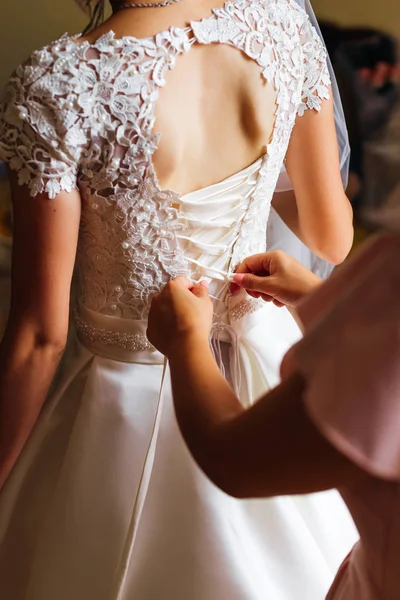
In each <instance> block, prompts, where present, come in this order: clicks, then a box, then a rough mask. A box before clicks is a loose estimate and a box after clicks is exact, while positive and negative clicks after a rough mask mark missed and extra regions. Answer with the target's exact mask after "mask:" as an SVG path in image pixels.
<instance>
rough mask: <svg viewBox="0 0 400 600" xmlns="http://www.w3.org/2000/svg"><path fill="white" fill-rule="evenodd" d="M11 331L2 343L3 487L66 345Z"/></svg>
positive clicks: (0, 462)
mask: <svg viewBox="0 0 400 600" xmlns="http://www.w3.org/2000/svg"><path fill="white" fill-rule="evenodd" d="M28 338H30V336H24V335H23V334H22V335H19V336H14V335H12V334H10V333H7V332H6V334H5V337H4V339H3V341H2V343H1V346H0V489H1V488H2V487H3V485H4V483H5V481H6V479H7V478H8V476H9V474H10V473H11V471H12V469H13V467H14V465H15V463H16V461H17V459H18V457H19V455H20V453H21V451H22V449H23V447H24V445H25V443H26V441H27V439H28V437H29V435H30V433H31V431H32V429H33V427H34V425H35V423H36V420H37V418H38V415H39V413H40V411H41V409H42V406H43V403H44V400H45V398H46V394H47V392H48V389H49V387H50V384H51V381H52V379H53V377H54V373H55V371H56V368H57V365H58V362H59V360H60V357H61V354H62V348H60V347H59V346H57V345H53V344H50V343H47V342H46V343H40V342H37V343H32V341H31V339H28Z"/></svg>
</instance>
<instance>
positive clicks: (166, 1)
mask: <svg viewBox="0 0 400 600" xmlns="http://www.w3.org/2000/svg"><path fill="white" fill-rule="evenodd" d="M178 2H181V0H163V1H162V2H132V3H129V4H128V3H127V4H120V5H119V6H118V7H117V8H116V10H117V11H119V10H124V9H127V8H164V6H171V5H172V4H178Z"/></svg>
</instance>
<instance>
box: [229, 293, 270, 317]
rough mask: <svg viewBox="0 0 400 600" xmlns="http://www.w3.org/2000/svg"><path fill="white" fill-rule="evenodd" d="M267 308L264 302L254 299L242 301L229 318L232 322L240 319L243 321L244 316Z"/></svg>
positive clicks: (233, 309)
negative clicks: (264, 307)
mask: <svg viewBox="0 0 400 600" xmlns="http://www.w3.org/2000/svg"><path fill="white" fill-rule="evenodd" d="M263 306H265V302H264V300H261V299H260V298H258V299H253V300H242V301H241V302H239V304H237V305H236V306H235V307H234V308H232V310H231V311H230V312H229V316H230V318H231V320H232V321H238V320H239V319H243V317H244V316H246V315H248V314H250V313H254V312H256V311H257V310H259V309H260V308H263Z"/></svg>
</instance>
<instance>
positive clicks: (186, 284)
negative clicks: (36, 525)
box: [169, 277, 193, 290]
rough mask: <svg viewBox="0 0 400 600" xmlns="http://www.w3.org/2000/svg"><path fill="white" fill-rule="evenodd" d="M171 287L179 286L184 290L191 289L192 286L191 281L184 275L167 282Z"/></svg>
mask: <svg viewBox="0 0 400 600" xmlns="http://www.w3.org/2000/svg"><path fill="white" fill-rule="evenodd" d="M169 285H170V286H171V287H175V286H176V287H179V288H180V289H184V290H191V289H192V288H193V283H192V282H191V281H190V280H189V279H187V278H186V277H177V278H176V279H173V280H172V281H170V282H169Z"/></svg>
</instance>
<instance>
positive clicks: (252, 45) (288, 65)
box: [0, 0, 356, 600]
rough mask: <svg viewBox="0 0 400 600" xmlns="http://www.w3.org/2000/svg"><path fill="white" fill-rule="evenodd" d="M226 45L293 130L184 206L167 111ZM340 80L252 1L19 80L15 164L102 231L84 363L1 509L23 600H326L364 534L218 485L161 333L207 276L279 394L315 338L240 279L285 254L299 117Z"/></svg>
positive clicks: (244, 357) (88, 276) (46, 415)
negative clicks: (237, 496) (284, 204)
mask: <svg viewBox="0 0 400 600" xmlns="http://www.w3.org/2000/svg"><path fill="white" fill-rule="evenodd" d="M211 43H223V44H229V45H231V46H233V47H234V48H236V49H239V50H240V51H242V52H244V53H245V54H247V56H248V57H250V58H252V59H253V60H254V61H256V62H257V63H258V65H259V66H260V71H261V72H262V73H263V75H264V77H265V78H266V79H267V80H268V81H270V82H272V83H273V85H274V86H275V89H276V95H277V111H276V122H275V128H274V133H273V137H272V140H271V142H270V143H269V145H268V146H267V151H266V153H265V155H264V156H263V157H261V158H260V159H259V160H257V161H256V162H255V163H254V164H252V165H251V166H249V167H248V168H246V169H244V170H243V171H241V172H240V173H238V174H236V175H234V176H232V177H229V178H228V179H226V180H224V181H222V182H221V183H217V184H216V185H212V186H210V187H207V188H205V189H201V190H199V191H197V192H194V193H190V194H187V195H185V196H179V194H177V193H174V192H172V191H170V190H163V189H160V186H159V184H158V181H157V178H156V175H155V171H154V169H153V163H152V156H153V154H154V152H155V150H156V147H157V142H158V137H157V135H156V134H155V133H154V131H153V125H154V114H155V103H156V101H157V96H158V91H159V88H160V86H163V85H164V83H165V81H164V75H165V74H166V72H167V71H168V70H169V69H172V68H173V67H174V65H175V62H176V61H177V60H178V58H179V56H180V55H182V54H183V53H188V52H190V50H191V48H192V46H193V45H194V44H211ZM328 84H329V76H328V72H327V69H326V62H325V51H324V48H323V46H322V44H321V42H320V40H319V38H318V36H317V35H316V33H315V31H314V29H313V28H312V27H311V25H310V24H309V22H308V20H307V17H306V15H305V13H304V12H303V11H302V10H301V9H300V8H299V7H298V6H297V4H296V3H295V2H292V1H291V0H264V1H262V2H258V1H252V0H238V1H236V2H233V3H228V4H226V5H225V7H224V8H222V9H218V10H215V11H214V13H213V14H212V16H211V17H209V18H206V19H204V20H202V21H200V22H194V23H192V24H191V26H190V27H187V28H184V29H176V28H172V29H170V30H168V31H164V32H162V33H160V34H158V35H156V36H155V37H151V38H146V39H136V38H133V37H124V38H122V39H116V38H115V36H114V35H113V33H112V32H110V33H109V34H107V35H105V36H103V37H102V38H100V39H99V40H98V41H97V42H96V43H94V44H89V43H88V42H79V40H77V39H76V38H70V37H67V36H64V37H62V38H61V39H60V40H58V41H57V42H55V43H54V44H52V45H50V46H48V47H46V48H44V49H43V50H40V51H38V52H36V53H34V54H33V55H32V57H31V58H30V60H29V61H28V62H27V63H25V64H24V65H23V66H21V67H19V68H18V69H17V71H16V73H15V74H14V76H13V78H12V79H11V82H10V84H9V86H8V89H7V95H6V100H5V103H4V106H3V110H2V116H1V125H0V157H1V158H2V159H3V160H7V161H8V162H9V163H10V166H11V168H12V169H14V170H16V171H18V174H19V180H20V183H21V184H26V185H28V186H29V187H30V189H31V192H32V196H35V195H36V194H37V193H39V192H43V191H46V192H47V193H48V195H49V196H50V197H51V198H54V196H55V195H56V194H57V193H58V192H59V191H60V190H66V191H70V190H72V189H73V188H74V187H75V186H76V184H78V186H79V188H80V191H81V196H82V220H81V230H80V237H79V246H78V255H77V273H78V276H79V283H78V298H77V302H76V309H75V311H74V325H73V330H71V336H70V341H69V344H68V347H67V351H66V355H65V357H64V360H63V364H62V366H61V369H60V372H59V373H58V375H57V378H56V380H55V382H54V385H53V389H52V391H51V394H50V395H49V398H48V400H47V403H46V405H45V408H44V410H43V412H42V414H41V416H40V419H39V421H38V423H37V426H36V428H35V430H34V432H33V434H32V436H31V438H30V439H29V441H28V444H27V446H26V448H25V450H24V452H23V454H22V455H21V457H20V459H19V461H18V463H17V465H16V467H15V469H14V471H13V473H12V474H11V477H10V478H9V480H8V482H7V485H6V487H5V488H4V490H3V491H2V493H1V495H0V542H1V546H0V548H1V549H0V588H1V597H2V598H4V600H164V599H165V600H294V599H300V600H322V599H323V597H324V594H325V593H326V591H327V588H328V587H329V585H330V582H331V580H332V578H333V575H334V572H335V569H336V568H337V566H338V565H339V563H340V561H341V560H342V559H343V557H344V555H345V554H346V552H347V551H348V550H349V549H350V547H351V545H352V544H353V542H354V541H355V539H356V532H355V529H354V526H353V524H352V521H351V519H350V517H349V516H348V513H347V510H346V508H345V507H344V505H343V504H342V501H341V500H340V498H339V496H338V495H337V494H336V493H328V494H321V495H314V496H305V497H302V498H276V499H271V500H262V501H260V500H256V501H237V500H234V499H232V498H229V497H228V496H226V495H225V494H224V493H222V492H221V491H220V490H218V489H217V488H216V487H215V486H214V485H213V484H212V483H211V482H210V481H208V479H207V478H206V477H205V476H204V474H203V473H202V472H201V471H200V470H199V468H198V467H197V465H196V464H195V463H194V461H193V460H192V458H191V456H190V455H189V453H188V451H187V449H186V447H185V445H184V442H183V440H182V438H181V435H180V432H179V430H178V427H177V424H176V422H175V417H174V413H173V405H172V397H171V387H170V380H169V374H168V367H167V366H166V365H164V359H163V357H162V356H161V355H160V354H159V353H158V352H157V351H155V349H154V348H153V347H152V346H151V345H150V344H149V342H148V340H147V338H146V319H147V315H148V310H149V304H150V300H151V296H152V294H153V293H154V292H156V291H158V290H160V289H161V288H162V286H163V284H164V283H165V282H166V281H168V280H169V279H170V278H171V277H175V276H178V275H186V276H188V277H190V278H192V279H193V280H199V279H200V278H202V277H207V278H209V280H210V281H211V287H210V290H211V293H212V295H213V297H214V298H215V299H214V306H215V323H214V327H213V334H212V344H213V347H214V350H215V355H216V357H217V359H218V360H219V361H220V364H221V367H222V368H224V370H225V372H226V374H227V376H229V378H230V380H231V382H232V385H233V386H234V387H235V389H236V390H237V392H238V393H239V394H240V397H241V400H242V401H243V403H244V404H245V405H248V404H250V403H251V402H253V401H254V400H255V399H256V398H257V397H258V396H259V395H260V394H262V393H264V392H265V391H266V390H267V389H268V388H270V387H271V386H273V385H275V384H276V383H277V381H278V373H279V364H280V361H281V359H282V356H283V354H284V353H285V351H286V350H287V349H288V347H289V346H290V345H291V344H292V343H293V342H294V341H296V340H297V339H298V337H299V331H298V329H297V327H296V325H295V323H294V321H293V320H292V318H291V316H290V315H289V313H288V312H287V311H286V310H285V309H278V308H276V307H275V306H273V305H269V304H268V305H266V304H263V303H262V302H261V301H257V300H253V299H251V298H250V297H248V296H246V295H245V294H239V295H237V296H233V297H231V296H230V295H229V293H228V285H227V277H228V275H229V273H230V272H232V270H233V269H234V266H235V265H236V264H238V263H239V262H240V261H241V260H242V259H244V258H245V257H246V256H248V255H250V254H252V253H254V252H259V251H263V250H264V249H265V236H266V225H267V220H268V215H269V210H270V204H271V198H272V194H273V192H274V189H275V187H276V184H277V180H278V177H279V173H280V170H281V167H282V164H283V160H284V156H285V153H286V148H287V145H288V141H289V138H290V135H291V131H292V127H293V125H294V122H295V118H296V115H297V114H298V113H299V112H300V113H302V112H303V111H304V110H306V109H318V108H319V106H320V104H321V101H322V100H323V99H324V98H325V97H327V95H328V87H327V86H328ZM54 201H55V202H56V200H54ZM32 202H34V199H33V200H32ZM75 330H76V334H77V335H75Z"/></svg>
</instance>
